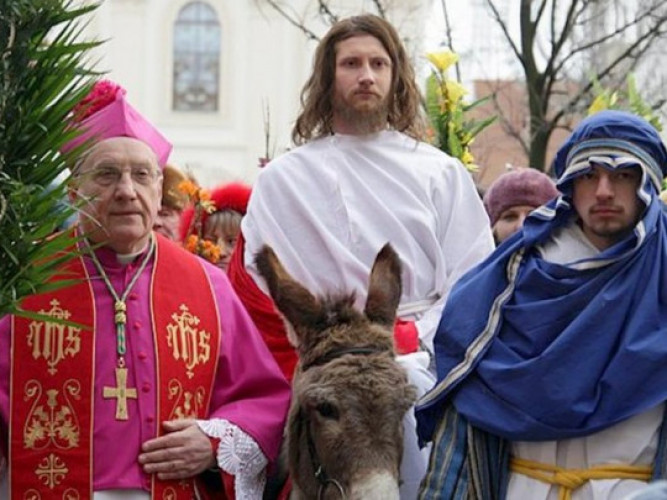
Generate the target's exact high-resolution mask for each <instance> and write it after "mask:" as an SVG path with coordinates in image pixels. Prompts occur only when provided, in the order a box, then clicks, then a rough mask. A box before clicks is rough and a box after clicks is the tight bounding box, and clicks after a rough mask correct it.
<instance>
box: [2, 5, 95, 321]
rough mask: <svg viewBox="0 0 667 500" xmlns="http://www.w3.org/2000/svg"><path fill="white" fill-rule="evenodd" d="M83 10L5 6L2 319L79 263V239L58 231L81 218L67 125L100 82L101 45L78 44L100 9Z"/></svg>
mask: <svg viewBox="0 0 667 500" xmlns="http://www.w3.org/2000/svg"><path fill="white" fill-rule="evenodd" d="M80 4H81V2H75V1H74V0H66V1H63V0H0V234H2V237H1V238H0V314H6V313H15V312H17V311H19V310H20V308H19V304H20V301H21V299H23V298H24V297H25V296H27V295H30V294H33V293H40V292H46V291H48V290H52V289H53V287H54V285H53V283H49V282H48V281H49V279H50V278H51V277H52V276H53V275H54V273H55V272H56V268H57V266H59V265H60V264H62V263H63V261H65V260H67V259H69V258H71V257H73V256H74V253H72V252H69V253H66V250H67V249H71V248H72V247H73V245H74V243H75V239H74V237H73V236H72V235H71V234H68V233H58V234H55V235H54V232H55V231H57V230H58V228H60V227H62V226H63V224H64V222H65V221H66V220H67V219H68V218H69V217H71V216H72V214H74V213H75V212H76V207H73V206H71V205H69V204H67V203H64V202H63V200H65V199H66V196H67V193H66V189H67V188H66V182H63V180H62V179H63V176H66V173H67V166H68V165H71V164H72V163H73V158H74V155H77V154H80V153H81V150H80V149H79V150H77V151H72V152H70V153H69V154H61V153H59V150H60V148H61V147H62V145H63V144H65V143H66V142H67V141H69V140H70V139H72V138H73V137H74V136H75V135H76V134H77V132H76V131H74V130H71V129H68V128H67V123H68V119H67V118H68V115H69V113H70V112H71V110H72V108H73V107H74V105H75V104H76V103H78V102H79V101H80V100H81V99H82V98H83V96H85V95H86V94H87V92H88V91H89V88H90V81H91V76H92V75H94V73H93V71H92V69H91V68H89V67H88V63H87V62H86V53H87V51H88V50H89V49H90V48H92V47H94V46H96V45H97V43H96V42H86V43H80V42H79V41H78V39H79V38H80V34H81V30H82V29H83V27H84V19H85V16H86V15H88V14H90V13H91V12H92V11H93V10H94V9H96V8H97V5H85V6H81V5H80ZM67 284H68V281H67V280H66V279H65V280H63V281H62V282H60V283H59V284H58V286H65V285H67Z"/></svg>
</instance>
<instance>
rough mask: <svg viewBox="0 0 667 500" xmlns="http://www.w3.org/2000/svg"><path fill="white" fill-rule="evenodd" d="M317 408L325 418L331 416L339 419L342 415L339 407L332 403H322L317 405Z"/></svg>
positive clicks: (333, 418)
mask: <svg viewBox="0 0 667 500" xmlns="http://www.w3.org/2000/svg"><path fill="white" fill-rule="evenodd" d="M315 409H316V410H317V412H318V413H319V414H320V415H322V416H323V417H324V418H330V419H332V420H338V418H339V417H340V415H339V413H338V408H336V407H335V406H334V405H332V404H331V403H320V404H318V405H317V406H316V407H315Z"/></svg>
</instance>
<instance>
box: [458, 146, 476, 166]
mask: <svg viewBox="0 0 667 500" xmlns="http://www.w3.org/2000/svg"><path fill="white" fill-rule="evenodd" d="M461 161H462V162H463V164H464V165H470V164H472V162H474V161H475V158H474V157H473V156H472V153H471V152H470V151H469V150H468V149H466V150H465V151H464V152H463V154H462V155H461Z"/></svg>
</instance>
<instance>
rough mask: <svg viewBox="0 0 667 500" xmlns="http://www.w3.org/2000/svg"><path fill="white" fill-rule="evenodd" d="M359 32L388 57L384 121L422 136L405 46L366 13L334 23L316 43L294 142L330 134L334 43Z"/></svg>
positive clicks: (382, 22)
mask: <svg viewBox="0 0 667 500" xmlns="http://www.w3.org/2000/svg"><path fill="white" fill-rule="evenodd" d="M358 35H371V36H373V37H375V38H377V39H378V40H379V41H380V43H382V45H383V46H384V48H385V50H386V51H387V53H388V54H389V57H390V58H391V62H392V91H391V93H390V96H389V112H388V116H387V123H388V124H389V125H391V126H392V127H393V128H394V129H396V130H398V131H400V132H404V133H406V134H408V135H410V136H411V137H414V138H415V139H418V140H419V139H422V138H423V132H424V123H423V118H422V116H421V115H420V109H421V108H420V105H421V99H420V94H419V89H418V87H417V84H416V82H415V73H414V70H413V68H412V64H411V63H410V60H409V59H408V55H407V52H406V50H405V47H404V46H403V43H402V42H401V40H400V38H399V36H398V33H397V32H396V30H395V29H394V27H393V26H392V25H391V24H389V23H388V22H387V21H385V20H384V19H382V18H381V17H378V16H375V15H372V14H365V15H361V16H353V17H349V18H347V19H343V20H342V21H339V22H337V23H336V24H334V25H333V26H332V27H331V29H330V30H329V32H328V33H327V34H326V35H325V37H324V38H323V39H322V41H321V42H320V44H319V45H318V47H317V50H316V51H315V61H314V64H313V72H312V74H311V76H310V78H309V79H308V81H307V82H306V85H305V86H304V87H303V90H302V91H301V108H302V110H301V113H300V114H299V117H298V118H297V120H296V123H295V124H294V128H293V129H292V140H293V141H294V143H295V144H303V143H304V142H307V141H309V140H310V139H313V138H318V137H322V136H325V135H329V134H332V133H333V93H334V83H335V78H336V44H337V43H338V42H340V41H343V40H347V39H348V38H351V37H353V36H358Z"/></svg>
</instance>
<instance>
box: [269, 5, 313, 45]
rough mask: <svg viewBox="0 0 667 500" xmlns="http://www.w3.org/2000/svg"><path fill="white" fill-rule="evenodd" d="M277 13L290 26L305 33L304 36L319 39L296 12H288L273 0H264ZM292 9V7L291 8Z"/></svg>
mask: <svg viewBox="0 0 667 500" xmlns="http://www.w3.org/2000/svg"><path fill="white" fill-rule="evenodd" d="M265 1H266V3H268V4H269V5H270V6H271V7H272V8H273V9H274V10H275V11H276V12H278V14H280V15H281V16H282V17H283V18H284V19H286V20H287V22H289V23H290V24H291V25H292V26H295V27H296V28H298V29H299V30H301V31H302V32H303V34H304V35H306V38H308V39H309V40H314V41H319V40H320V37H319V36H317V35H316V34H315V33H314V32H313V31H311V30H309V29H308V28H307V27H306V25H305V23H304V21H303V19H299V18H298V16H297V15H296V13H292V14H290V13H288V12H287V11H286V10H285V8H284V7H283V6H282V5H281V4H279V3H278V2H276V1H274V0H265ZM292 10H293V9H292Z"/></svg>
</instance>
